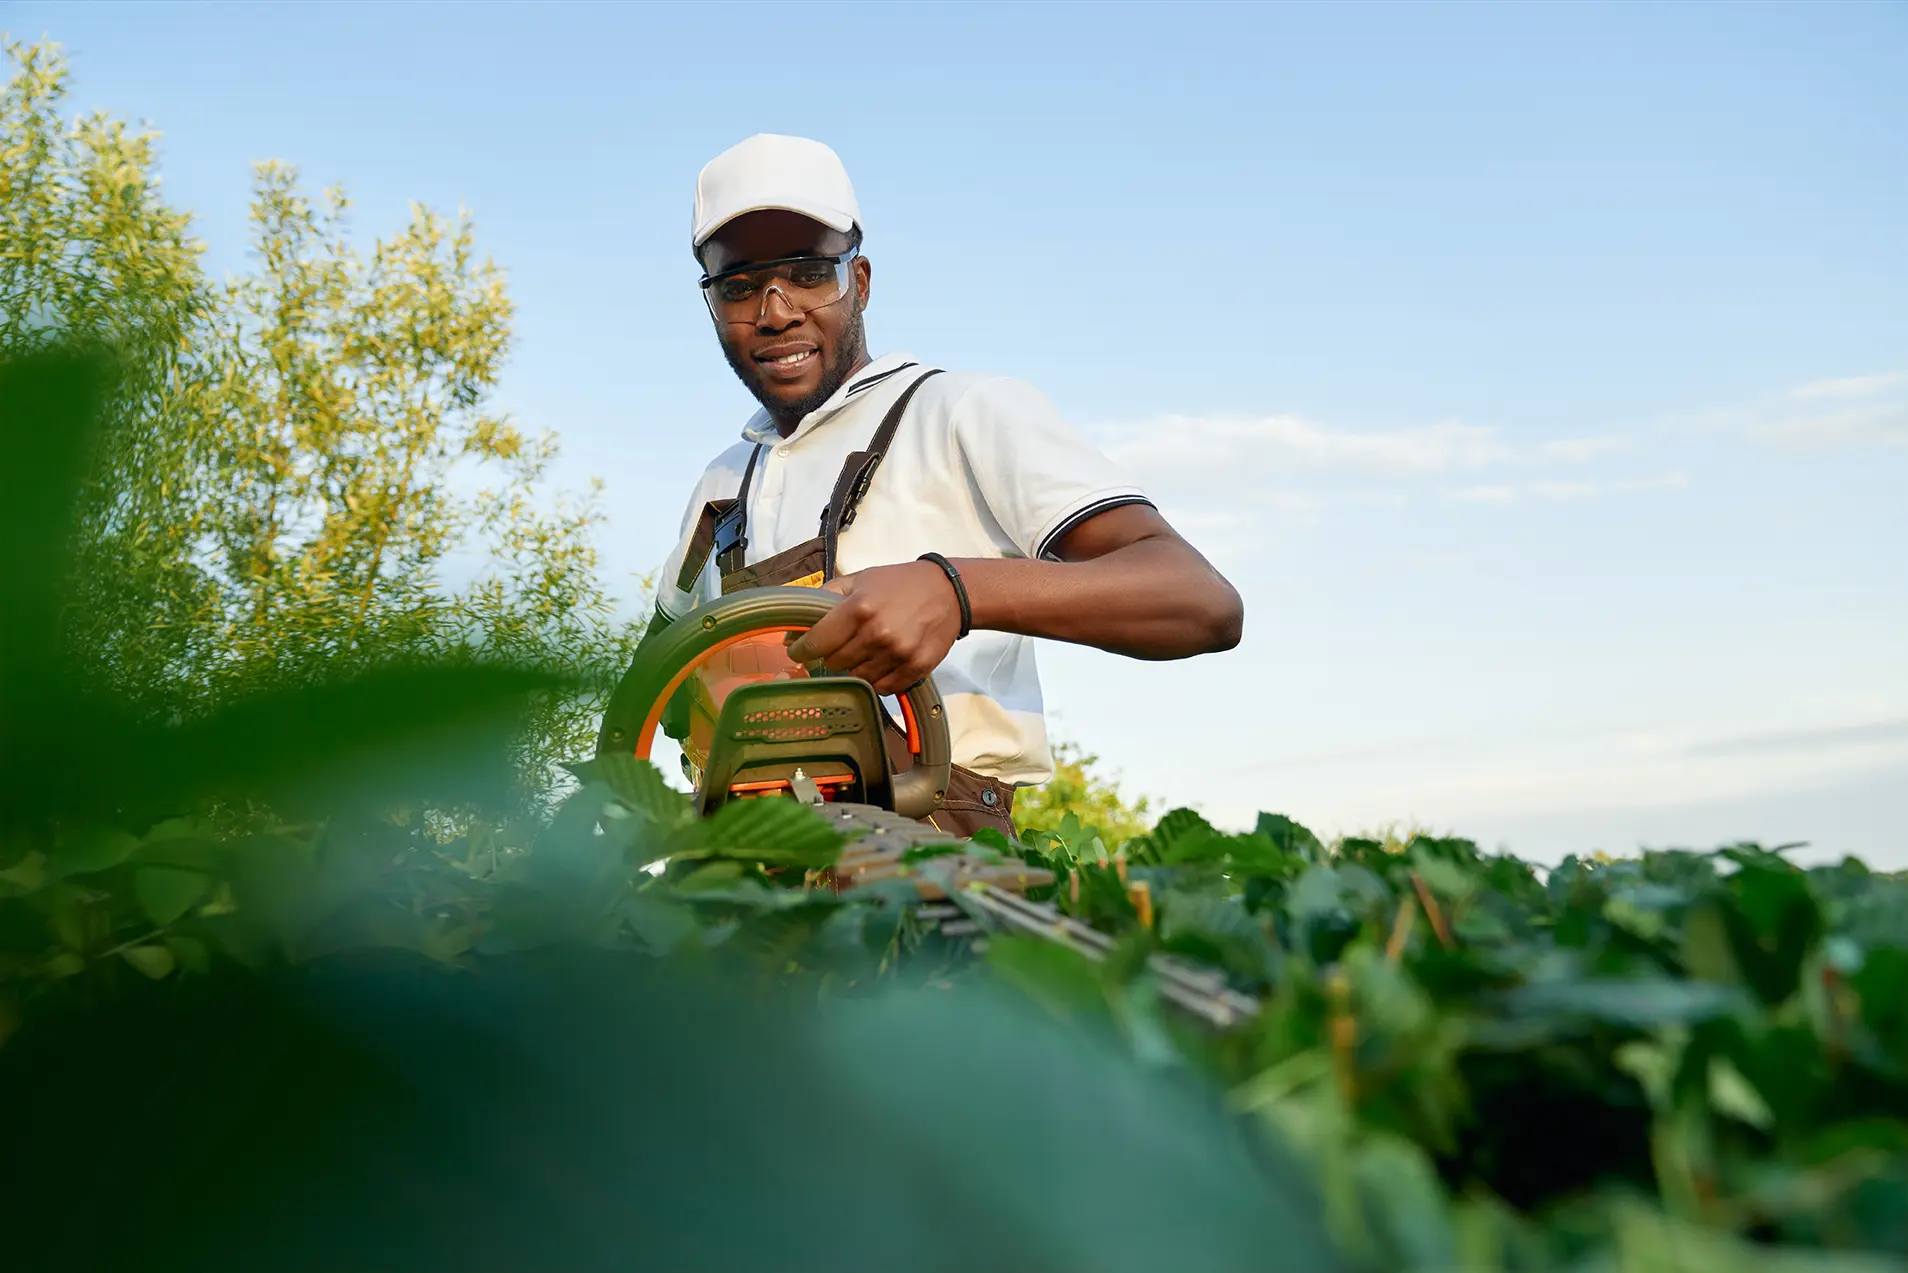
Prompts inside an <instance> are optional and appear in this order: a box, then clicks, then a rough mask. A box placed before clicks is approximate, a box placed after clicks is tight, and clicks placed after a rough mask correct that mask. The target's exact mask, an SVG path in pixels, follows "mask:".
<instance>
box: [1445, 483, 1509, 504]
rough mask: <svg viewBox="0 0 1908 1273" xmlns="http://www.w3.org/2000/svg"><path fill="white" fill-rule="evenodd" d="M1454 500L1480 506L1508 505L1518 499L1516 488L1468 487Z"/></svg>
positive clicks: (1455, 496)
mask: <svg viewBox="0 0 1908 1273" xmlns="http://www.w3.org/2000/svg"><path fill="white" fill-rule="evenodd" d="M1452 498H1454V499H1461V500H1471V501H1475V502H1477V503H1480V504H1508V503H1510V502H1511V501H1512V500H1514V499H1516V498H1517V488H1516V487H1514V486H1467V487H1465V488H1464V489H1463V490H1461V491H1459V492H1458V493H1457V494H1456V495H1454V496H1453V497H1452Z"/></svg>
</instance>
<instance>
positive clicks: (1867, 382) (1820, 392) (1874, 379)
mask: <svg viewBox="0 0 1908 1273" xmlns="http://www.w3.org/2000/svg"><path fill="white" fill-rule="evenodd" d="M1904 381H1908V372H1904V371H1885V372H1882V373H1881V374H1879V375H1874V376H1844V377H1842V378H1841V379H1839V380H1816V381H1811V382H1810V383H1809V384H1806V385H1798V386H1797V387H1796V388H1794V389H1792V390H1790V391H1789V396H1790V397H1792V398H1803V399H1809V398H1866V397H1868V396H1869V395H1871V394H1876V393H1880V392H1881V391H1882V390H1884V389H1888V388H1891V387H1893V386H1895V385H1899V384H1901V383H1903V382H1904Z"/></svg>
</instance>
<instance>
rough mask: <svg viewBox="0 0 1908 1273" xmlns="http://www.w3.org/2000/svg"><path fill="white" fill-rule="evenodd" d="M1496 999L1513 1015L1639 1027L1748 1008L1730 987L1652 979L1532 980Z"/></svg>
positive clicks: (1691, 1020)
mask: <svg viewBox="0 0 1908 1273" xmlns="http://www.w3.org/2000/svg"><path fill="white" fill-rule="evenodd" d="M1500 1001H1501V1003H1502V1004H1503V1006H1504V1008H1505V1009H1506V1010H1507V1011H1508V1012H1509V1013H1510V1014H1511V1015H1513V1016H1526V1017H1552V1018H1558V1019H1570V1020H1580V1021H1586V1022H1588V1021H1595V1022H1602V1023H1605V1024H1609V1025H1620V1026H1630V1027H1634V1028H1636V1029H1644V1030H1648V1029H1654V1028H1656V1027H1659V1026H1665V1025H1688V1024H1691V1023H1694V1022H1697V1021H1706V1020H1709V1019H1711V1018H1713V1017H1721V1016H1727V1015H1729V1014H1731V1013H1734V1012H1738V1011H1741V1010H1742V1009H1743V1008H1744V1007H1746V1006H1747V1005H1746V1002H1745V1000H1744V998H1743V996H1742V995H1741V993H1740V992H1739V991H1737V990H1736V989H1735V988H1734V987H1731V986H1719V985H1712V984H1710V983H1708V982H1687V981H1670V980H1667V979H1657V978H1633V979H1610V980H1601V981H1558V982H1533V983H1530V984H1527V985H1522V986H1518V987H1516V988H1514V989H1512V990H1509V991H1505V992H1503V993H1502V994H1501V996H1500Z"/></svg>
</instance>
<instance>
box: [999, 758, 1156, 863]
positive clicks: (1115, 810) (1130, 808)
mask: <svg viewBox="0 0 1908 1273" xmlns="http://www.w3.org/2000/svg"><path fill="white" fill-rule="evenodd" d="M1099 763H1100V758H1099V757H1098V756H1097V755H1094V754H1092V753H1089V752H1086V751H1084V750H1082V749H1081V747H1080V746H1079V744H1077V743H1075V742H1072V741H1071V740H1062V741H1059V742H1056V743H1054V744H1053V778H1052V779H1051V780H1049V781H1048V782H1047V783H1046V785H1044V786H1040V787H1032V788H1029V789H1027V790H1025V791H1021V792H1018V793H1017V794H1016V795H1015V796H1014V825H1015V826H1017V827H1019V828H1020V829H1021V830H1022V831H1058V830H1059V829H1060V823H1061V822H1062V821H1063V820H1064V819H1065V818H1066V816H1067V815H1068V814H1069V813H1071V814H1073V815H1074V816H1075V817H1077V818H1079V820H1080V822H1081V824H1082V825H1084V826H1089V827H1094V828H1096V829H1097V830H1098V831H1099V833H1100V838H1101V839H1102V840H1103V841H1105V843H1106V844H1107V846H1108V847H1109V848H1113V847H1117V846H1118V845H1121V844H1124V843H1125V842H1126V841H1128V840H1130V839H1133V838H1134V837H1135V836H1140V835H1144V834H1146V832H1147V831H1148V830H1149V829H1150V828H1151V827H1152V820H1151V819H1150V818H1148V817H1147V812H1148V810H1150V809H1151V808H1152V807H1153V806H1152V800H1151V798H1150V797H1147V796H1140V797H1138V798H1137V799H1133V800H1129V799H1127V798H1126V797H1125V796H1124V795H1123V794H1122V793H1121V791H1120V782H1119V779H1118V778H1108V777H1105V776H1104V775H1103V774H1101V773H1100V772H1099V771H1098V770H1097V769H1096V768H1095V766H1097V765H1098V764H1099Z"/></svg>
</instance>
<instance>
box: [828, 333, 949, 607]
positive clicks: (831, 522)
mask: <svg viewBox="0 0 1908 1273" xmlns="http://www.w3.org/2000/svg"><path fill="white" fill-rule="evenodd" d="M940 374H941V369H940V368H939V367H936V368H934V369H933V370H931V371H928V372H925V373H923V374H922V375H920V376H917V377H916V378H915V381H914V383H913V384H911V385H909V386H908V387H907V388H906V389H905V390H903V391H902V394H901V396H900V397H899V398H896V399H895V400H894V405H893V406H892V407H889V408H888V414H887V415H886V416H883V417H882V420H881V427H880V428H878V429H876V430H875V434H874V437H873V438H872V439H871V440H870V441H869V443H868V449H867V450H865V451H855V452H853V453H852V454H850V455H849V456H848V459H847V460H846V461H845V462H844V463H843V464H842V466H841V476H839V477H837V478H836V479H835V492H834V494H833V495H831V496H830V497H829V500H828V507H826V508H824V509H823V510H822V518H821V522H822V524H821V532H822V533H821V537H822V577H823V578H825V579H833V578H835V577H836V575H838V574H839V573H840V570H839V567H838V564H837V560H836V555H835V542H836V540H837V538H838V537H839V536H840V534H841V530H842V527H844V526H851V525H853V524H854V520H855V511H856V510H857V509H859V508H860V507H861V501H862V500H863V499H864V498H865V497H866V496H867V494H868V486H869V484H870V483H871V482H873V481H874V475H875V470H876V469H878V468H880V467H881V459H882V457H883V456H884V455H886V454H887V451H888V447H889V446H890V445H892V444H893V442H894V434H895V430H896V429H898V428H900V427H901V417H902V416H903V415H904V414H906V412H907V409H908V402H909V400H910V399H912V398H913V397H914V391H915V390H916V389H919V388H920V387H921V385H922V384H923V383H924V382H926V381H927V380H928V379H929V378H930V377H932V376H938V375H940Z"/></svg>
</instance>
